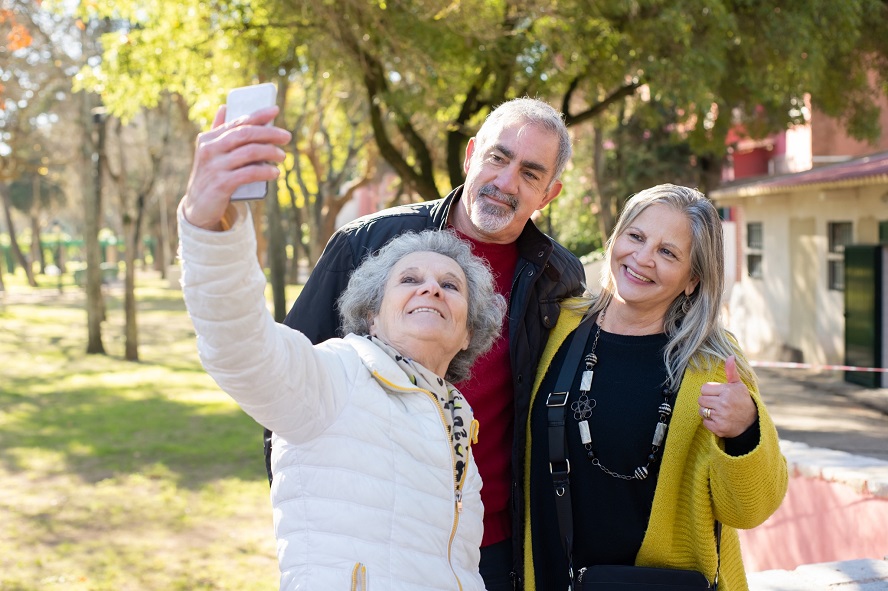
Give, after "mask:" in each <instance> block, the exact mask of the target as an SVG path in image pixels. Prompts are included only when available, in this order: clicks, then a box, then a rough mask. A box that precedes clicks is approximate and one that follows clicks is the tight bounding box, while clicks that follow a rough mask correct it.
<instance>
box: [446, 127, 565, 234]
mask: <svg viewBox="0 0 888 591" xmlns="http://www.w3.org/2000/svg"><path fill="white" fill-rule="evenodd" d="M487 137H488V139H486V140H485V141H484V143H483V144H479V143H476V138H472V139H471V140H469V144H468V146H467V147H466V160H465V170H466V183H465V187H464V189H463V195H462V199H461V201H460V204H459V205H460V207H458V208H457V209H456V211H455V214H454V216H455V217H454V219H453V224H454V225H455V226H456V228H457V229H458V230H459V231H460V232H462V233H463V234H466V235H468V236H471V237H472V238H475V239H476V240H480V241H482V242H493V243H497V244H510V243H512V242H514V241H515V240H517V239H518V236H519V235H520V234H521V231H522V230H523V229H524V225H525V224H526V223H527V220H529V219H530V216H531V214H532V213H533V212H534V211H536V210H538V209H542V208H543V207H545V206H546V205H547V204H548V203H549V202H550V201H552V200H553V199H555V197H557V196H558V193H559V192H560V191H561V181H558V180H556V181H554V182H552V177H553V176H554V174H555V161H556V158H557V155H558V149H559V138H558V136H557V135H556V134H555V133H552V132H549V131H547V130H546V129H545V128H543V127H542V126H540V125H534V124H530V123H526V122H524V121H522V120H518V121H512V122H510V123H505V124H504V125H503V127H502V128H501V129H500V130H499V131H498V132H496V133H491V134H489V135H488V136H487Z"/></svg>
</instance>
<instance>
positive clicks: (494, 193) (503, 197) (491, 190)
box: [478, 184, 518, 209]
mask: <svg viewBox="0 0 888 591" xmlns="http://www.w3.org/2000/svg"><path fill="white" fill-rule="evenodd" d="M478 195H484V196H486V197H495V198H496V200H497V201H499V202H501V203H507V204H508V205H509V207H511V208H512V209H518V199H517V198H515V197H514V196H512V195H507V194H506V193H503V192H502V191H500V190H499V189H497V188H496V186H494V185H491V184H487V185H483V186H482V187H481V189H480V190H479V191H478Z"/></svg>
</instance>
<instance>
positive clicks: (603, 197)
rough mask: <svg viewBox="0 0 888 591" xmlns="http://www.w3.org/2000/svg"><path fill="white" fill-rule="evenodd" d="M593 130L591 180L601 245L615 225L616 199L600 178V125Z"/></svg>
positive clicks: (601, 161) (601, 159)
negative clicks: (595, 198)
mask: <svg viewBox="0 0 888 591" xmlns="http://www.w3.org/2000/svg"><path fill="white" fill-rule="evenodd" d="M593 129H594V131H593V139H592V141H593V150H594V151H593V155H592V159H593V162H594V165H593V167H592V169H593V170H592V173H593V174H592V178H593V186H594V187H595V195H596V196H597V199H598V215H596V216H595V218H596V219H597V220H598V232H599V234H601V242H602V244H603V243H605V242H606V241H607V237H608V236H610V233H611V232H612V231H613V229H614V226H615V225H616V223H617V199H616V198H615V197H614V196H613V195H612V194H611V192H610V191H607V190H606V189H605V183H604V178H602V177H604V174H605V172H604V171H605V156H604V130H603V129H602V128H601V125H600V124H597V125H595V126H594V128H593Z"/></svg>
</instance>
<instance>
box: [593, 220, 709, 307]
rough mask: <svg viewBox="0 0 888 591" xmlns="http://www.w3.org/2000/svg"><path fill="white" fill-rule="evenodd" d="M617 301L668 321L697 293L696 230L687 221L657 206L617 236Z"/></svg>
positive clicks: (613, 257) (613, 268) (613, 258)
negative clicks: (681, 300) (672, 310)
mask: <svg viewBox="0 0 888 591" xmlns="http://www.w3.org/2000/svg"><path fill="white" fill-rule="evenodd" d="M610 270H611V273H612V274H613V276H614V280H615V283H616V288H617V295H618V296H619V298H620V299H621V300H623V301H625V302H626V303H627V304H629V305H634V306H636V307H638V308H639V310H640V311H641V310H643V311H647V312H659V313H661V314H662V315H663V316H665V315H666V311H667V310H668V309H669V305H670V304H671V303H672V302H673V301H674V300H675V298H677V297H678V296H679V295H680V294H681V293H686V294H688V295H690V294H692V293H693V292H694V288H696V287H697V283H698V280H697V278H694V277H691V225H690V223H689V222H688V220H687V218H686V217H685V215H684V214H683V213H681V212H679V211H677V210H675V209H673V208H672V207H669V206H668V205H664V204H661V203H655V204H654V205H650V206H648V207H647V208H646V209H645V210H644V211H642V212H641V213H640V214H639V215H638V216H636V218H635V219H634V220H633V221H632V223H631V224H629V226H628V227H627V228H626V230H625V231H624V232H623V233H622V234H620V235H619V236H617V238H616V239H615V241H614V247H613V251H612V253H611V269H610Z"/></svg>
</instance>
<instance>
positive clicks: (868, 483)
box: [780, 440, 888, 499]
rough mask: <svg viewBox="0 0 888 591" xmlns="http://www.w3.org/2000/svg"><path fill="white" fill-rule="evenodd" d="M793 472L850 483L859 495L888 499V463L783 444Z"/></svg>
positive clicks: (799, 444) (789, 442) (808, 476)
mask: <svg viewBox="0 0 888 591" xmlns="http://www.w3.org/2000/svg"><path fill="white" fill-rule="evenodd" d="M780 451H782V452H783V455H784V456H785V457H786V463H787V466H788V467H789V470H790V473H791V474H792V473H795V474H799V475H801V476H805V477H807V478H819V479H821V480H826V481H828V482H841V483H843V484H847V485H848V486H850V487H851V488H853V489H854V490H855V491H857V492H859V493H865V494H866V493H868V494H871V495H873V496H876V497H881V498H885V499H888V462H885V461H882V460H879V459H876V458H869V457H865V456H857V455H854V454H849V453H847V452H844V451H836V450H833V449H824V448H820V447H810V446H809V445H807V444H805V443H798V442H795V441H785V440H781V441H780Z"/></svg>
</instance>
